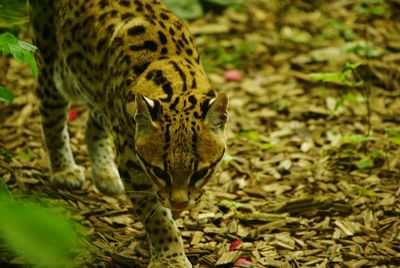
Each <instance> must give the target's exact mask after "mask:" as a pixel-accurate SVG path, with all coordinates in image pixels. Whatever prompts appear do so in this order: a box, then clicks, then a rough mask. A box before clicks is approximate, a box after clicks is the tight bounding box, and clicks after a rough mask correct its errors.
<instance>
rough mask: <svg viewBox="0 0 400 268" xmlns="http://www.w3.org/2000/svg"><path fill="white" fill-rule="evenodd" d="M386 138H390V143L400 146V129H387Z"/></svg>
mask: <svg viewBox="0 0 400 268" xmlns="http://www.w3.org/2000/svg"><path fill="white" fill-rule="evenodd" d="M386 136H388V138H389V141H390V142H393V143H394V144H397V145H400V130H399V129H393V128H389V129H387V130H386Z"/></svg>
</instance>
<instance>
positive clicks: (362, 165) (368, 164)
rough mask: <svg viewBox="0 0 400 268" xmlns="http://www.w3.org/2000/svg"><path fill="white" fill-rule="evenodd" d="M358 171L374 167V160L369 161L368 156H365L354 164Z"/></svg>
mask: <svg viewBox="0 0 400 268" xmlns="http://www.w3.org/2000/svg"><path fill="white" fill-rule="evenodd" d="M355 165H356V167H357V168H358V169H361V170H362V169H367V168H372V167H374V160H373V159H371V158H370V157H369V156H365V157H363V158H361V159H360V160H359V161H357V162H356V163H355Z"/></svg>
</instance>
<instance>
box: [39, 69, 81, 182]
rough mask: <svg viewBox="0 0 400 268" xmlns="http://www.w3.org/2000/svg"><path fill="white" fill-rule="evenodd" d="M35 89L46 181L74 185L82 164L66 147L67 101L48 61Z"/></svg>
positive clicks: (67, 140)
mask: <svg viewBox="0 0 400 268" xmlns="http://www.w3.org/2000/svg"><path fill="white" fill-rule="evenodd" d="M41 69H42V70H41V72H40V75H39V78H38V86H37V89H36V92H37V95H38V96H39V99H40V113H41V116H42V126H43V134H44V140H45V145H46V148H47V152H48V155H49V160H50V172H51V176H50V181H51V182H52V183H53V184H54V185H56V186H58V187H61V188H68V189H76V188H80V187H81V186H82V183H83V181H84V180H85V177H84V172H83V168H82V167H80V166H78V165H76V164H75V161H74V157H73V155H72V151H71V147H70V138H69V134H68V128H67V111H68V109H69V106H70V102H69V101H68V100H67V99H66V98H65V97H64V96H63V95H62V94H61V93H60V92H59V91H58V90H57V89H56V87H55V85H54V82H53V81H52V79H50V78H49V77H47V75H49V74H51V73H52V68H51V67H50V65H45V66H44V67H43V68H41Z"/></svg>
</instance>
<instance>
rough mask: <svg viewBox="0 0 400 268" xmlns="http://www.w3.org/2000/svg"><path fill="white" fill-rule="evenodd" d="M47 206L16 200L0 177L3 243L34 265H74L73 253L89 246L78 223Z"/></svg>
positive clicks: (0, 221) (0, 213)
mask: <svg viewBox="0 0 400 268" xmlns="http://www.w3.org/2000/svg"><path fill="white" fill-rule="evenodd" d="M46 207H47V208H46V209H45V208H44V204H40V203H38V202H34V201H24V202H22V201H16V200H14V199H13V198H12V196H11V194H10V192H9V191H8V189H7V186H6V184H5V183H4V182H3V180H2V179H1V178H0V215H1V217H0V242H1V243H2V244H4V245H5V247H6V249H8V250H9V251H10V252H12V253H13V254H16V255H18V256H21V257H22V258H23V259H24V261H26V262H27V263H30V264H31V265H33V266H34V267H72V260H71V257H72V255H71V254H73V253H75V252H77V251H80V252H81V253H82V252H83V251H84V250H85V248H84V247H83V246H82V243H81V242H80V239H79V237H78V235H77V234H76V232H75V225H74V223H73V222H71V220H69V219H68V218H67V217H66V216H64V215H62V213H61V212H60V211H58V210H59V209H57V208H52V207H49V206H48V205H46ZM64 213H65V211H64Z"/></svg>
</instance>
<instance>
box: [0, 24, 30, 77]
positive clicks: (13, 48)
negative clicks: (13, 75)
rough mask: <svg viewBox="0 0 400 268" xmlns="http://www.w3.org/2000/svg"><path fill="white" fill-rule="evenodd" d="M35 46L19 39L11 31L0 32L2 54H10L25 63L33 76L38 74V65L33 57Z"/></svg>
mask: <svg viewBox="0 0 400 268" xmlns="http://www.w3.org/2000/svg"><path fill="white" fill-rule="evenodd" d="M36 49H37V48H36V47H35V46H34V45H31V44H28V43H26V42H23V41H19V40H18V39H17V38H16V37H15V36H14V35H12V34H11V33H8V32H6V33H3V34H0V50H1V51H2V52H3V54H6V55H7V54H11V55H12V56H13V57H14V58H15V59H16V60H17V61H19V62H20V63H26V64H28V65H29V67H30V68H31V70H32V73H33V75H34V76H35V77H37V76H38V67H37V64H36V60H35V57H34V54H33V53H34V52H35V50H36Z"/></svg>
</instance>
